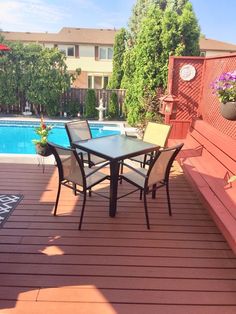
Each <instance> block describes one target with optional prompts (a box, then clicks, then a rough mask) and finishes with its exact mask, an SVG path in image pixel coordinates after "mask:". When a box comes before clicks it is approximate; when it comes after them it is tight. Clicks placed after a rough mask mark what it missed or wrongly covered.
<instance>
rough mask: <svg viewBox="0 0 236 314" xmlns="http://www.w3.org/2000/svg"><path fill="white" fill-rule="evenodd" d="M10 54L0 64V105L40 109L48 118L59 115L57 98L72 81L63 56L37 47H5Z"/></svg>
mask: <svg viewBox="0 0 236 314" xmlns="http://www.w3.org/2000/svg"><path fill="white" fill-rule="evenodd" d="M9 46H10V47H11V51H10V52H9V53H8V54H7V55H5V56H4V58H1V61H0V87H2V86H5V88H1V92H0V102H1V103H2V104H5V105H9V104H16V103H17V104H19V105H21V108H24V107H25V104H26V101H28V102H30V103H31V104H32V105H33V106H34V108H35V111H36V114H37V110H36V105H44V106H45V108H46V111H47V113H48V114H49V115H55V114H56V113H57V112H58V111H59V104H60V96H61V94H62V93H63V92H64V91H66V90H67V89H68V88H69V87H70V84H71V81H72V80H73V79H74V78H75V77H74V75H71V74H69V72H68V71H67V67H66V64H65V55H64V54H63V53H61V52H60V51H59V50H58V49H47V48H46V49H44V48H43V47H41V46H40V45H37V44H29V45H23V44H22V43H17V42H15V43H9Z"/></svg>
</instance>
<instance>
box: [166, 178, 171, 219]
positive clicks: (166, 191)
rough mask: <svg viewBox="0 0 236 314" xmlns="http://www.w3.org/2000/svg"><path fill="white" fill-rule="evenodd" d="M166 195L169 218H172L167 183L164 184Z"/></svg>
mask: <svg viewBox="0 0 236 314" xmlns="http://www.w3.org/2000/svg"><path fill="white" fill-rule="evenodd" d="M166 195H167V201H168V210H169V216H172V212H171V205H170V192H169V183H168V182H167V184H166Z"/></svg>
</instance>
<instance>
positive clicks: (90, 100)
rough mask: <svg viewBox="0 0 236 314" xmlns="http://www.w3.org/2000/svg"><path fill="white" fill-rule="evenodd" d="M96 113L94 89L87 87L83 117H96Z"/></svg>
mask: <svg viewBox="0 0 236 314" xmlns="http://www.w3.org/2000/svg"><path fill="white" fill-rule="evenodd" d="M97 115H98V111H97V109H96V94H95V90H94V89H89V90H88V91H87V94H86V97H85V117H86V118H96V117H97Z"/></svg>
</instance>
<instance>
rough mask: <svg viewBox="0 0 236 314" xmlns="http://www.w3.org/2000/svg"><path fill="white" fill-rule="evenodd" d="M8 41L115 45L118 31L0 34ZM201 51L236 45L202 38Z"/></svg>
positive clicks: (233, 49) (229, 48) (68, 29)
mask: <svg viewBox="0 0 236 314" xmlns="http://www.w3.org/2000/svg"><path fill="white" fill-rule="evenodd" d="M0 33H1V34H2V35H3V36H4V37H5V38H6V40H9V41H23V42H46V43H55V44H56V43H59V44H60V43H63V44H103V45H113V44H114V39H115V35H116V33H117V30H116V29H97V28H71V27H63V28H62V29H61V30H60V31H59V32H58V33H31V32H0ZM199 44H200V49H201V50H216V51H229V52H236V45H234V44H229V43H226V42H222V41H218V40H214V39H209V38H200V42H199Z"/></svg>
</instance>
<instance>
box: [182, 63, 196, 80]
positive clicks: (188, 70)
mask: <svg viewBox="0 0 236 314" xmlns="http://www.w3.org/2000/svg"><path fill="white" fill-rule="evenodd" d="M179 74H180V77H181V79H182V80H184V81H191V80H192V79H193V78H194V77H195V75H196V69H195V67H194V66H193V65H191V64H186V65H184V66H182V68H181V69H180V72H179Z"/></svg>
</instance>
